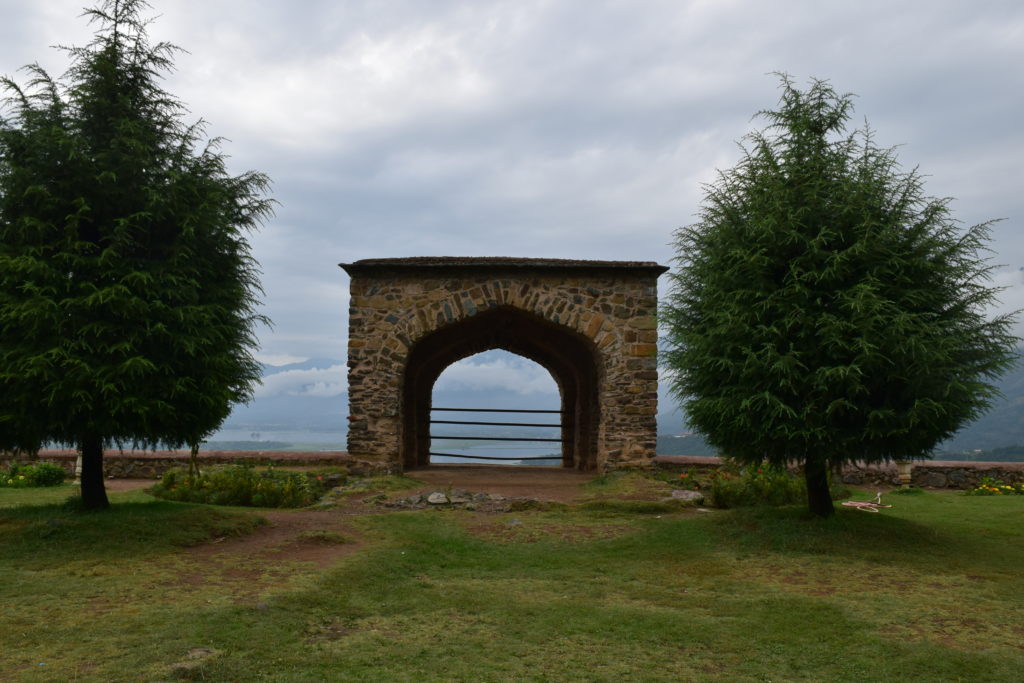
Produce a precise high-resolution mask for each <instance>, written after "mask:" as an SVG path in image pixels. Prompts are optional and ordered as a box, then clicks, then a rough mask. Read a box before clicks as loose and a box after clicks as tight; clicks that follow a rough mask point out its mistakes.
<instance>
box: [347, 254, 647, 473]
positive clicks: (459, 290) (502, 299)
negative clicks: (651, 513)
mask: <svg viewBox="0 0 1024 683" xmlns="http://www.w3.org/2000/svg"><path fill="white" fill-rule="evenodd" d="M342 265H343V267H344V268H345V269H346V270H347V271H348V272H349V273H350V275H351V276H352V281H351V288H350V289H351V300H350V307H349V343H348V365H349V406H350V416H349V421H350V423H349V436H348V451H349V453H351V454H353V455H354V456H356V457H363V458H370V459H380V460H390V459H393V458H395V457H397V453H398V451H399V444H400V439H401V433H400V431H401V428H402V419H401V416H400V411H401V404H402V381H403V372H404V370H405V364H406V359H407V357H408V355H409V353H410V350H411V349H413V348H414V347H415V345H416V344H417V343H418V342H419V341H420V340H421V339H423V338H424V337H425V336H426V335H429V334H431V333H432V332H435V331H436V330H439V329H441V328H443V327H445V326H447V325H451V324H453V323H455V322H457V321H460V320H464V319H466V318H469V317H471V316H476V315H479V314H481V313H483V312H485V311H488V310H492V309H496V308H499V307H512V308H515V309H518V310H521V311H524V312H526V313H529V314H532V315H534V316H537V317H539V318H542V319H543V320H545V321H548V322H550V323H554V324H555V325H558V326H561V327H562V328H565V329H567V330H569V331H571V332H573V333H577V334H579V335H582V336H583V337H585V338H587V339H589V340H591V341H592V343H593V345H594V347H595V349H596V356H597V358H598V361H597V363H598V366H599V367H598V368H597V370H598V376H599V402H600V421H599V426H598V435H597V453H596V464H597V467H598V469H601V470H604V469H605V468H617V467H627V466H638V465H647V464H648V463H649V462H650V460H651V459H652V458H653V457H654V454H655V445H656V423H655V417H656V415H657V379H658V373H657V359H656V353H657V345H656V342H657V324H656V322H655V317H654V314H655V309H656V305H657V277H658V275H659V274H660V273H661V272H663V271H664V270H665V268H663V267H662V266H658V265H657V264H654V263H628V264H627V263H618V262H586V261H582V262H580V261H573V262H559V261H539V260H532V259H378V260H373V261H359V262H356V263H353V264H342Z"/></svg>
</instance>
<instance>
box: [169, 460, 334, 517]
mask: <svg viewBox="0 0 1024 683" xmlns="http://www.w3.org/2000/svg"><path fill="white" fill-rule="evenodd" d="M315 481H316V479H315V477H314V478H312V479H311V478H310V477H309V476H307V475H305V474H302V473H300V472H287V471H284V470H276V469H274V468H272V467H271V468H269V469H266V470H257V469H254V468H252V467H247V466H245V465H227V466H224V467H217V468H211V469H209V470H207V471H205V472H204V473H203V474H200V475H198V476H196V475H191V474H189V473H188V472H185V471H183V470H180V469H173V470H170V471H169V472H167V473H166V474H164V476H163V478H162V479H161V480H160V482H159V483H158V484H156V485H154V486H153V487H152V488H150V489H149V492H150V493H152V494H153V495H154V496H156V497H157V498H164V499H167V500H178V501H185V502H189V503H208V504H211V505H242V506H251V507H267V508H291V507H303V506H306V505H309V504H310V503H312V502H313V501H314V500H316V497H317V493H318V490H317V487H316V486H315V485H314V482H315Z"/></svg>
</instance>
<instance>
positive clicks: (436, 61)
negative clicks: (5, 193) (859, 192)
mask: <svg viewBox="0 0 1024 683" xmlns="http://www.w3.org/2000/svg"><path fill="white" fill-rule="evenodd" d="M82 6H83V3H82V2H81V0H33V1H32V2H28V1H26V0H0V73H4V74H7V75H13V76H14V77H15V78H16V79H17V80H19V81H22V82H23V81H24V77H23V75H22V74H18V73H17V69H18V68H19V67H21V66H22V65H24V64H27V63H29V62H33V61H38V62H40V63H41V64H42V65H43V66H44V67H46V68H47V69H49V70H50V71H51V72H52V73H54V74H60V73H63V71H64V69H65V67H66V66H67V61H66V57H65V55H64V54H63V53H61V52H59V51H57V50H53V49H51V48H50V47H49V46H51V45H54V44H57V43H63V44H77V45H81V44H85V43H86V42H88V39H89V36H90V34H91V29H90V28H89V27H88V26H86V24H85V21H84V19H82V18H81V17H80V16H79V15H80V13H81V8H82ZM153 15H159V18H158V19H157V21H156V23H155V24H154V25H153V26H152V28H151V34H152V36H153V37H155V38H156V39H159V40H169V41H171V42H173V43H176V44H178V45H179V46H181V47H183V48H185V49H186V50H188V53H187V54H180V55H179V56H178V58H177V61H176V66H177V70H176V72H175V73H174V74H172V75H171V76H170V77H169V78H168V80H167V89H168V90H169V91H171V92H172V93H173V94H175V95H176V96H177V97H179V98H180V99H181V100H182V101H183V102H185V103H186V104H187V105H188V106H189V108H190V110H191V112H192V115H193V117H200V116H201V117H203V118H205V119H207V120H208V121H209V122H210V128H209V131H210V133H211V134H212V135H217V136H223V137H225V138H227V139H228V140H229V142H227V143H226V145H225V151H226V152H227V153H228V154H230V155H231V157H232V160H231V167H232V170H233V172H241V171H244V170H247V169H250V168H251V169H258V170H261V171H264V172H266V173H267V174H269V175H270V176H271V178H272V179H273V182H274V185H273V195H274V198H275V199H276V200H277V201H278V202H280V206H279V207H278V210H277V215H276V217H274V218H273V219H272V220H271V221H269V222H268V223H267V225H266V226H265V227H264V228H263V229H262V231H261V232H259V233H258V234H256V235H254V236H253V237H252V244H253V247H254V252H255V255H256V257H257V258H258V260H259V261H260V262H261V264H262V268H263V272H264V276H263V284H264V287H265V289H266V299H265V301H266V303H265V309H264V310H265V312H266V313H267V314H268V315H269V316H270V317H271V318H272V319H273V320H274V323H275V326H274V328H273V330H272V331H264V332H263V333H262V334H261V335H260V339H261V342H262V351H261V354H260V357H261V359H262V360H265V361H268V362H271V363H277V364H280V363H284V362H287V361H290V360H299V359H305V358H309V357H329V358H339V359H341V358H344V353H345V351H344V349H345V347H346V334H347V320H346V311H347V305H348V295H347V291H348V284H349V283H348V278H347V276H346V275H345V273H344V272H343V271H342V270H341V269H339V268H338V266H337V264H338V263H339V262H349V261H354V260H357V259H361V258H368V257H398V256H421V255H452V256H472V255H486V256H531V257H559V258H579V259H628V260H651V261H658V262H661V263H665V264H668V263H669V261H670V259H671V257H672V251H671V248H670V247H669V246H668V243H669V241H670V239H671V235H672V231H673V230H674V229H675V228H677V227H679V226H681V225H685V224H688V223H690V222H692V220H693V217H694V214H695V213H696V212H697V211H698V208H699V203H700V199H701V183H702V182H706V181H709V180H711V179H713V177H714V172H715V169H720V168H721V169H724V168H728V167H731V166H732V165H733V164H734V163H735V162H736V161H737V159H738V156H739V152H738V150H737V147H736V145H735V141H737V140H738V139H739V138H741V137H742V136H743V135H744V133H746V132H748V131H749V130H751V129H752V127H755V126H760V125H761V123H760V122H759V121H757V120H753V119H752V116H753V114H754V112H756V111H757V110H759V109H763V108H766V107H772V106H774V105H775V104H776V103H777V100H778V94H779V91H778V79H777V78H776V77H774V76H771V75H769V74H770V72H773V71H785V72H788V73H790V74H791V75H792V76H793V77H794V78H795V79H796V81H797V82H798V84H800V85H806V83H807V80H808V78H810V77H812V76H813V77H819V78H826V79H830V80H831V81H832V83H833V84H834V85H835V87H836V88H837V89H838V90H840V91H848V92H854V93H857V94H858V98H857V100H856V114H855V116H856V123H858V124H859V123H860V122H862V121H863V120H864V119H865V118H866V119H867V120H868V121H869V122H870V123H871V125H872V127H873V128H875V130H876V131H877V137H876V139H877V142H878V143H879V144H881V145H886V146H888V145H901V148H900V151H899V156H900V159H901V161H902V162H903V163H904V165H906V166H914V165H917V166H919V167H920V170H921V171H922V172H923V173H924V174H926V175H928V176H929V178H928V181H927V189H928V192H929V193H930V194H932V195H937V196H953V197H956V198H957V200H956V201H955V203H954V204H953V207H954V212H955V214H956V215H957V217H958V218H959V219H961V220H962V221H963V222H964V223H967V224H970V223H976V222H980V221H983V220H986V219H989V218H1001V217H1005V218H1007V220H1006V221H1004V222H1002V223H1000V224H998V225H997V226H996V228H995V230H994V240H993V243H992V246H993V248H994V250H995V252H996V259H997V261H998V262H999V263H1005V264H1007V266H1008V267H1007V268H1006V269H1004V270H1002V271H1000V273H999V274H998V280H999V283H1000V284H1003V285H1006V286H1008V287H1011V290H1009V291H1007V292H1005V293H1004V295H1003V298H1004V300H1005V301H1006V308H1018V307H1024V270H1021V267H1022V266H1024V234H1022V227H1024V222H1022V221H1024V187H1022V173H1021V170H1020V168H1021V163H1022V162H1021V159H1022V158H1024V125H1022V123H1021V122H1022V116H1024V114H1022V112H1024V3H1021V2H1019V0H1006V1H1003V2H985V1H984V0H972V1H970V2H966V1H965V2H951V1H943V0H928V1H927V2H893V0H884V1H871V0H861V1H859V2H825V1H818V0H815V1H810V0H808V1H806V2H796V1H793V2H767V1H764V0H762V1H760V2H758V1H753V0H751V1H737V2H729V1H726V0H708V1H704V2H684V1H682V0H676V1H660V0H628V1H625V0H624V1H621V2H601V1H599V0H587V1H586V2H584V1H582V0H581V1H579V2H576V1H571V0H553V1H549V2H544V1H534V0H511V1H508V2H505V1H488V0H474V1H472V2H458V1H449V0H429V1H426V0H405V1H402V0H394V1H391V0H373V1H367V2H363V1H357V0H348V1H344V0H331V1H326V0H325V1H320V0H303V1H302V2H296V1H292V2H284V1H271V0H245V1H244V2H243V1H242V0H205V1H204V2H199V1H196V0H174V1H173V2H172V1H170V0H166V1H163V2H161V1H159V0H157V1H156V2H154V3H153ZM666 286H667V283H666V282H665V281H664V280H663V281H662V291H663V292H664V290H665V288H666ZM1017 329H1018V333H1021V332H1024V325H1022V324H1018V327H1017ZM335 370H336V371H337V372H335V374H336V375H339V376H340V375H341V368H340V367H339V368H335ZM527 381H533V379H531V378H527ZM327 382H328V384H324V385H323V386H324V389H323V390H324V391H329V390H333V389H334V387H333V386H331V385H330V384H329V383H330V382H333V383H334V384H338V387H336V388H337V389H338V390H340V389H341V388H342V387H341V385H340V383H339V382H337V378H336V377H334V376H333V375H332V376H331V379H330V380H327Z"/></svg>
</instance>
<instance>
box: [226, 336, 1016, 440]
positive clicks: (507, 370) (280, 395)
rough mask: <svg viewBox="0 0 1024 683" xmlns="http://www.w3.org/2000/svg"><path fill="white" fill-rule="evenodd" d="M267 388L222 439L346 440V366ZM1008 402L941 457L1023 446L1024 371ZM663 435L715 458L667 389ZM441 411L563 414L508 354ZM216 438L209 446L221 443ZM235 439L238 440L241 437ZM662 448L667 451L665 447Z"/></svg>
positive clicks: (462, 384)
mask: <svg viewBox="0 0 1024 683" xmlns="http://www.w3.org/2000/svg"><path fill="white" fill-rule="evenodd" d="M263 378H264V383H263V386H261V387H260V388H259V389H258V390H257V391H256V398H255V399H254V400H253V401H252V402H251V403H249V404H248V405H241V406H236V407H235V409H234V410H233V411H232V413H231V416H230V417H229V418H228V419H227V421H226V422H225V423H224V425H223V428H222V431H229V430H233V431H234V432H236V433H237V432H240V431H247V432H275V431H288V432H304V431H306V432H334V433H339V432H340V433H344V431H345V429H346V425H347V422H348V419H347V418H348V402H347V396H346V393H345V392H346V390H347V367H346V365H345V361H344V360H339V359H334V358H313V359H310V360H306V361H302V362H300V363H289V364H287V365H276V366H275V365H265V366H264V367H263ZM996 385H997V387H998V389H999V390H1000V391H1001V392H1002V394H1003V395H1004V397H1005V398H1003V399H1000V400H998V401H997V402H996V404H995V405H994V406H993V408H992V410H990V411H989V412H988V413H986V414H985V415H983V416H982V417H980V418H979V419H978V420H976V421H975V422H973V423H971V424H969V425H967V426H965V427H964V428H963V429H961V430H960V432H958V433H957V435H956V436H955V437H953V438H952V439H949V440H948V441H946V442H944V443H942V444H940V446H939V448H938V449H937V450H938V451H945V452H958V451H972V450H975V449H984V450H992V449H996V448H1002V447H1007V446H1013V445H1024V364H1022V365H1019V366H1018V367H1017V368H1014V369H1013V370H1011V371H1010V372H1009V373H1007V374H1006V375H1005V376H1003V378H1002V379H1001V380H1000V381H999V382H997V383H996ZM658 402H659V413H658V433H659V434H660V435H663V436H671V435H675V436H676V437H682V436H685V438H675V439H665V438H663V439H661V440H659V451H662V448H663V447H664V448H665V449H666V450H664V451H663V452H665V453H669V452H680V453H686V454H692V455H702V454H705V453H710V449H709V448H708V447H707V445H706V444H704V443H703V440H702V439H700V437H699V436H696V435H689V434H687V432H689V429H688V427H687V425H686V420H685V416H684V415H683V413H682V411H681V410H680V409H679V408H678V406H677V404H676V401H675V399H673V398H672V397H671V396H669V394H668V391H667V388H666V387H665V386H661V387H660V388H659V392H658ZM434 405H435V406H438V407H452V408H460V407H481V406H486V407H491V408H532V409H557V408H558V407H559V398H558V389H557V386H556V385H555V383H554V380H553V379H551V377H550V375H548V374H547V372H546V371H544V370H543V369H542V368H540V366H537V365H536V364H534V363H532V361H528V360H526V359H523V358H520V357H518V356H514V355H512V354H507V353H505V352H487V353H483V354H479V355H477V356H473V357H471V358H469V359H464V360H462V361H460V362H459V363H456V364H455V365H453V366H451V367H450V368H449V369H448V370H446V371H445V373H444V374H442V376H441V378H440V379H439V380H438V383H437V386H436V387H435V393H434ZM217 438H218V437H217V436H216V435H215V436H213V437H211V440H214V439H217ZM234 438H238V437H237V436H235V437H234ZM663 444H664V445H663Z"/></svg>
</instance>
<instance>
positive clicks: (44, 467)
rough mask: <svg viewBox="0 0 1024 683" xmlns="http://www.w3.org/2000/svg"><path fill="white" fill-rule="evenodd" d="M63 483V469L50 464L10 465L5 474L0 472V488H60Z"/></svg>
mask: <svg viewBox="0 0 1024 683" xmlns="http://www.w3.org/2000/svg"><path fill="white" fill-rule="evenodd" d="M63 483H64V468H63V467H61V466H60V465H54V464H53V463H50V462H34V463H29V464H27V465H18V464H14V465H11V467H10V469H9V470H7V471H6V472H4V471H2V470H0V486H9V487H13V488H28V487H34V486H60V485H61V484H63Z"/></svg>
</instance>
